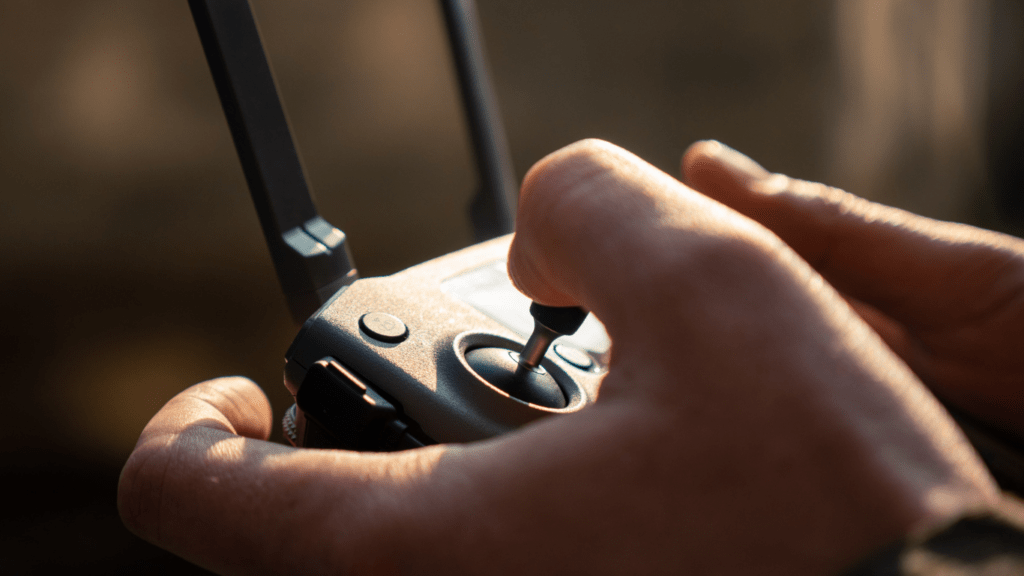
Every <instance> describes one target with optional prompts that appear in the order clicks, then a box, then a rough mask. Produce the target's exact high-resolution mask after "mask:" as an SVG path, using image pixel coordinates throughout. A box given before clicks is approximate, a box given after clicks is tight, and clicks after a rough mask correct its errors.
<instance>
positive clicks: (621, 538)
mask: <svg viewBox="0 0 1024 576" xmlns="http://www.w3.org/2000/svg"><path fill="white" fill-rule="evenodd" d="M517 230H518V232H517V235H516V238H515V240H514V242H513V245H512V250H511V253H510V262H509V263H510V270H511V272H512V274H513V276H514V279H515V281H516V283H517V284H518V285H519V286H520V287H521V288H522V289H523V290H524V291H525V292H526V293H527V294H529V295H530V296H532V297H533V298H535V299H537V300H540V301H541V302H542V303H545V304H551V305H575V304H580V305H583V306H585V307H587V308H588V309H590V310H592V311H593V312H594V313H595V314H596V315H597V316H598V317H599V318H601V319H602V320H603V321H604V323H605V325H606V326H607V328H608V330H609V333H610V335H611V337H612V342H613V352H612V359H611V367H610V370H609V372H608V374H607V376H606V378H605V380H604V383H603V386H602V389H601V397H600V399H599V400H598V401H597V402H596V403H595V404H594V405H593V406H590V407H588V408H587V409H585V410H582V411H580V412H577V413H574V414H571V415H566V416H560V417H557V418H548V419H544V420H541V421H538V422H536V423H535V424H533V425H530V426H527V427H525V428H523V429H521V430H518V431H516V432H515V433H511V434H507V435H505V436H502V437H499V438H495V439H492V440H489V441H486V442H477V443H472V444H466V445H447V446H432V447H428V448H424V449H420V450H412V451H407V452H401V453H396V454H358V453H350V452H344V451H337V450H301V449H293V448H288V447H284V446H280V445H275V444H270V443H267V442H265V441H263V439H264V438H266V436H267V433H268V431H269V428H270V426H271V423H270V409H269V406H268V405H267V402H266V399H265V397H264V396H263V395H262V393H261V392H260V391H259V389H258V388H257V387H256V386H255V385H253V384H252V383H250V382H248V381H246V380H243V379H222V380H215V381H212V382H207V383H203V384H199V385H196V386H194V387H192V388H190V389H189V390H186V391H185V392H183V393H182V394H180V395H178V396H177V397H175V398H174V399H172V400H171V401H170V402H169V403H168V404H167V405H166V406H165V407H164V408H163V409H162V410H161V411H160V412H159V413H158V414H157V415H156V416H155V417H154V418H153V420H152V421H151V422H150V424H149V425H148V426H147V427H146V429H145V430H144V431H143V433H142V437H141V438H140V440H139V443H138V445H137V447H136V449H135V452H134V453H133V454H132V456H131V458H130V459H129V461H128V463H127V464H126V466H125V469H124V472H123V473H122V477H121V483H120V486H119V507H120V510H121V514H122V517H123V518H124V520H125V522H126V524H127V525H128V526H129V527H130V528H131V529H132V530H134V531H135V532H136V533H138V534H139V535H141V536H142V537H144V538H146V539H148V540H150V541H153V542H155V543H156V544H158V545H160V546H163V547H166V548H168V549H169V550H171V551H173V552H176V553H178V554H180V555H182V556H184V557H185V558H188V559H190V560H192V561H194V562H196V563H198V564H200V565H203V566H207V567H209V568H212V569H214V570H217V571H221V572H224V573H239V574H249V573H253V572H279V573H288V574H300V573H317V574H321V573H346V574H348V573H357V574H361V573H367V574H369V573H388V574H390V573H399V572H400V573H426V574H442V573H443V574H458V573H465V574H484V573H494V574H526V573H529V574H545V573H551V574H566V573H579V574H623V573H645V574H646V573H699V574H752V573H757V574H787V575H793V574H825V573H834V572H837V571H838V570H840V569H841V568H843V567H844V566H846V565H848V564H849V563H851V562H853V561H855V560H857V559H859V558H860V557H861V556H863V555H865V554H867V553H869V552H871V551H872V550H873V549H874V548H876V547H878V546H881V545H882V544H885V543H886V542H888V541H890V540H892V539H895V538H898V537H900V536H902V535H903V534H905V533H907V532H908V531H910V530H913V529H915V528H918V527H922V526H925V525H928V524H931V523H934V522H938V521H941V520H944V519H945V518H947V517H949V516H952V515H956V514H959V513H961V512H962V511H964V510H966V509H968V508H971V507H975V506H983V505H986V504H987V503H991V502H992V501H994V500H995V499H996V498H998V495H997V494H998V493H997V491H996V489H995V488H994V486H993V484H992V481H991V479H990V478H989V477H988V476H987V474H986V473H985V471H984V469H983V468H982V466H981V465H980V463H979V462H978V461H977V459H976V457H975V456H974V454H973V452H972V451H971V449H970V448H969V447H968V446H967V445H966V443H965V442H964V440H963V439H962V437H961V436H960V435H959V434H958V432H957V430H956V428H955V426H954V425H953V424H952V423H951V421H950V420H949V418H948V417H947V416H946V415H945V413H944V411H942V409H941V408H940V407H939V406H938V405H937V403H936V402H935V400H934V398H932V397H931V395H930V394H928V393H927V392H926V391H925V389H924V388H923V386H922V385H921V384H920V382H919V381H918V380H917V379H916V378H915V377H914V375H913V373H911V372H910V370H908V369H907V368H906V366H905V365H904V364H903V363H902V362H900V361H899V360H898V359H897V358H896V357H895V356H894V355H893V354H892V353H891V352H890V351H889V350H888V348H886V346H885V345H884V344H883V342H882V341H881V340H880V339H879V338H878V336H877V335H876V334H875V333H874V332H873V331H872V330H871V329H870V328H868V326H867V325H866V324H864V322H862V321H861V320H860V318H859V317H858V316H857V315H856V314H854V313H853V312H852V311H851V310H850V309H849V308H848V307H847V305H846V303H845V302H844V301H843V300H842V298H841V297H840V296H839V295H838V294H836V292H835V291H834V290H833V289H832V288H831V286H829V284H827V283H825V282H824V281H822V280H821V278H820V277H819V276H818V275H817V274H816V273H814V272H813V271H812V270H811V269H810V267H808V266H807V264H806V263H804V261H803V260H801V259H800V258H799V257H797V256H796V255H795V254H794V253H793V252H792V251H791V250H790V248H789V247H787V246H786V245H785V244H784V243H783V242H781V241H780V240H779V239H778V238H777V237H776V236H774V235H773V234H771V233H770V232H769V231H768V230H767V229H765V228H763V227H762V226H760V225H758V224H757V223H755V222H753V221H752V220H750V219H748V218H746V217H744V216H742V215H740V214H739V213H737V212H735V211H733V210H731V209H728V208H726V207H725V206H723V205H721V204H718V203H717V202H714V201H712V200H710V199H708V198H706V197H705V196H702V195H701V194H698V193H696V192H694V191H693V190H691V189H689V188H687V187H685V186H683V185H682V184H680V183H679V182H678V181H677V180H675V179H673V178H671V177H669V176H667V175H665V174H663V173H661V172H659V171H657V170H656V169H654V168H653V167H651V166H650V165H648V164H645V163H644V162H642V161H641V160H639V159H638V158H636V157H635V156H632V155H630V154H629V153H627V152H625V151H623V150H621V149H619V148H615V147H614V146H611V145H609V144H606V143H602V142H594V141H587V142H582V143H579V144H576V145H573V146H570V147H568V148H566V149H563V150H561V151H559V152H556V153H555V154H552V155H551V156H549V157H547V158H545V159H544V160H542V161H541V162H539V163H538V164H537V165H536V166H535V167H534V168H533V169H532V170H531V171H530V173H529V174H528V175H527V178H526V180H525V182H524V185H523V192H522V199H521V204H520V212H519V219H518V223H517Z"/></svg>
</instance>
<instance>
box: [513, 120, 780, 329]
mask: <svg viewBox="0 0 1024 576" xmlns="http://www.w3.org/2000/svg"><path fill="white" fill-rule="evenodd" d="M780 247H783V246H782V243H781V242H778V240H777V239H776V238H775V237H774V236H772V235H771V234H770V233H768V231H767V230H765V229H764V228H762V227H761V226H758V225H757V224H756V223H754V222H753V221H751V220H749V219H747V218H745V217H743V216H742V215H740V214H738V213H736V212H735V211H733V210H730V209H728V208H727V207H725V206H723V205H721V204H719V203H718V202H714V201H711V200H709V199H708V198H707V197H705V196H703V195H701V194H698V193H695V192H694V191H693V190H691V189H689V188H688V187H686V186H684V185H683V184H682V183H680V182H679V181H678V180H676V179H674V178H672V177H670V176H668V175H667V174H665V173H663V172H661V171H660V170H657V169H656V168H654V167H653V166H651V165H649V164H647V163H646V162H644V161H642V160H641V159H639V158H637V157H636V156H634V155H632V154H630V153H629V152H626V151H625V150H622V149H621V148H618V147H616V146H613V145H611V144H608V143H606V142H601V141H598V140H586V141H582V142H579V143H576V144H573V145H571V146H568V147H566V148H563V149H562V150H559V151H557V152H555V153H553V154H551V155H549V156H548V157H546V158H544V159H542V160H541V161H540V162H538V163H537V164H536V165H535V166H534V167H533V168H532V169H531V170H530V171H529V173H528V174H527V175H526V178H525V179H524V182H523V186H522V192H521V195H520V202H519V212H518V215H517V220H516V236H515V238H514V240H513V242H512V246H511V249H510V252H509V274H510V276H511V277H512V279H513V281H514V282H515V283H516V285H517V286H518V287H519V288H520V289H521V290H523V291H524V292H525V293H526V294H527V295H529V296H531V297H532V298H534V299H535V300H538V301H540V302H541V303H543V304H549V305H555V306H566V305H582V306H584V307H585V308H587V309H589V310H591V311H593V312H594V313H595V314H596V315H597V316H598V317H599V318H601V320H602V321H603V322H604V323H605V325H606V327H608V329H609V332H610V333H611V334H612V336H613V338H614V337H615V334H616V331H617V330H619V329H624V330H625V329H631V328H635V329H636V330H639V331H641V332H643V331H648V332H657V326H655V325H654V324H652V322H662V321H667V320H666V314H665V309H663V308H662V309H659V308H658V306H659V305H663V304H667V303H668V302H670V301H671V302H675V303H678V304H680V305H682V306H688V305H689V304H687V302H696V300H697V298H693V299H690V300H687V298H686V296H687V294H690V295H693V296H696V293H700V294H701V298H700V300H701V301H702V304H703V305H704V306H705V311H707V312H708V313H709V314H711V313H714V312H712V310H711V309H710V308H706V307H707V306H708V305H709V304H710V300H708V298H705V296H708V297H710V298H711V300H714V299H715V298H717V297H721V298H720V299H721V301H722V302H724V301H726V300H728V299H729V298H728V297H729V296H730V295H732V296H736V295H735V294H731V293H730V290H731V289H733V288H735V289H737V290H739V289H744V290H745V289H746V288H747V287H748V284H747V281H749V280H751V279H752V278H753V277H751V276H749V274H750V273H751V272H752V271H755V270H756V269H758V268H759V267H762V268H763V264H764V262H768V261H772V262H777V261H778V260H780V259H774V258H767V257H765V253H766V252H772V251H777V250H779V248H780ZM786 251H788V249H786ZM781 260H785V258H781ZM748 264H749V265H748ZM762 271H763V270H762ZM739 275H741V276H743V277H742V278H737V277H736V276H739ZM715 286H717V288H716V287H715ZM719 289H720V290H721V291H718V290H719ZM694 306H695V305H694ZM675 312H682V311H679V310H676V311H675ZM695 312H699V311H695ZM677 323H678V322H677ZM676 328H678V326H676Z"/></svg>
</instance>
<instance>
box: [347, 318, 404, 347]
mask: <svg viewBox="0 0 1024 576" xmlns="http://www.w3.org/2000/svg"><path fill="white" fill-rule="evenodd" d="M359 327H360V328H361V329H362V330H363V332H366V335H367V336H369V337H371V338H376V339H377V340H380V341H381V342H388V343H391V344H397V343H399V342H401V341H403V340H405V339H406V338H408V337H409V329H408V328H406V326H405V324H404V323H403V322H402V321H401V320H399V319H398V318H395V317H394V316H392V315H391V314H387V313H384V312H370V313H368V314H363V316H362V318H360V319H359Z"/></svg>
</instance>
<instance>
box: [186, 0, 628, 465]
mask: <svg viewBox="0 0 1024 576" xmlns="http://www.w3.org/2000/svg"><path fill="white" fill-rule="evenodd" d="M189 5H190V7H191V9H192V14H193V17H194V19H195V22H196V27H197V29H198V31H199V35H200V39H201V40H202V43H203V49H204V52H205V53H206V57H207V61H208V63H209V65H210V70H211V72H212V74H213V78H214V83H215V84H216V86H217V91H218V94H219V96H220V99H221V103H222V105H223V108H224V112H225V115H226V116H227V118H228V124H229V126H230V128H231V133H232V137H233V139H234V142H235V147H236V149H237V150H238V154H239V158H240V160H241V163H242V167H243V170H244V172H245V175H246V180H247V182H248V184H249V189H250V191H251V193H252V196H253V200H254V202H255V204H256V209H257V213H258V215H259V217H260V222H261V224H262V226H263V231H264V236H265V238H266V240H267V243H268V246H269V248H270V252H271V256H272V257H273V260H274V265H275V268H276V270H277V274H278V278H279V280H280V282H281V285H282V288H283V289H284V292H285V294H286V296H287V297H288V302H289V306H290V308H291V310H292V314H293V316H295V318H296V319H297V320H299V321H302V320H303V319H306V318H307V317H308V319H306V320H305V322H304V324H303V326H302V329H301V330H300V332H299V334H298V336H297V337H296V338H295V341H294V342H293V343H292V345H291V347H290V348H289V349H288V351H287V353H286V357H285V360H286V363H285V385H286V386H287V387H288V390H289V391H290V392H291V393H292V395H293V396H294V397H295V402H296V403H295V405H293V406H292V407H291V408H290V409H289V410H288V411H287V413H286V414H285V418H284V430H285V435H286V436H287V437H288V439H289V440H290V441H291V442H292V443H293V444H295V445H297V446H306V447H322V448H346V449H353V450H368V451H387V450H401V449H406V448H414V447H418V446H423V445H426V444H431V443H435V442H468V441H473V440H480V439H484V438H488V437H491V436H495V435H498V434H502V433H504V432H508V431H510V430H513V429H515V428H517V427H519V426H522V425H524V424H526V423H528V422H530V421H533V420H536V419H538V418H542V417H545V416H550V415H555V414H564V413H569V412H574V411H577V410H579V409H581V408H583V407H584V406H586V405H587V404H589V403H590V402H592V401H593V400H594V399H595V398H596V396H597V388H598V385H599V382H600V379H601V376H602V374H603V372H604V371H605V369H606V363H607V356H608V350H609V347H610V342H609V340H608V337H607V335H606V334H605V332H604V329H603V327H602V326H601V325H600V324H599V323H598V322H597V321H596V320H595V319H593V318H587V319H586V320H584V319H585V318H586V313H585V312H584V311H582V310H579V309H558V308H549V307H544V306H540V305H536V304H534V305H532V306H531V303H530V301H529V300H528V299H527V298H526V297H525V296H523V295H522V294H520V293H519V292H518V291H516V289H515V288H514V287H513V286H512V283H511V282H510V280H509V278H508V275H507V272H506V270H505V259H506V255H507V253H508V244H509V241H510V236H508V235H507V234H508V233H509V232H511V230H512V221H513V212H514V205H515V201H514V198H515V196H516V185H515V179H514V177H513V176H512V169H511V162H510V160H509V154H508V150H507V145H506V144H505V141H504V136H503V131H502V129H501V122H500V119H499V116H498V113H497V107H496V105H495V100H494V96H493V91H492V90H491V87H490V82H489V80H488V75H487V70H486V67H485V65H484V58H483V55H482V49H481V43H480V39H479V37H478V32H477V25H476V18H475V12H474V10H473V4H472V2H471V1H469V0H442V2H441V6H442V9H443V11H444V15H445V21H446V25H447V29H448V34H449V40H450V42H451V46H452V52H453V55H454V58H455V62H456V68H457V70H458V74H459V81H460V88H461V93H462V97H463V100H464V104H465V109H466V111H467V117H468V124H469V129H470V135H471V137H472V139H473V144H474V152H475V155H476V160H477V167H478V172H479V175H480V180H481V183H482V186H481V191H480V194H479V195H478V196H477V197H476V198H475V199H474V201H473V203H472V205H471V207H470V213H471V215H472V219H473V223H474V229H475V232H476V234H477V236H478V240H484V239H486V238H491V239H490V240H487V241H482V242H481V243H480V244H477V245H474V246H471V247H469V248H466V249H464V250H461V251H458V252H454V253H452V254H448V255H446V256H442V257H440V258H436V259H434V260H430V261H428V262H425V263H423V264H419V265H417V266H414V267H412V268H409V269H407V270H405V271H402V272H399V273H397V274H394V275H392V276H388V277H383V278H366V279H358V275H357V274H356V271H355V267H354V266H353V265H352V258H351V255H350V254H349V252H348V248H347V245H346V237H345V234H344V233H343V232H341V231H340V230H338V229H337V228H335V227H333V226H332V225H330V224H329V223H328V222H327V221H326V220H324V219H323V218H321V217H320V216H319V214H318V213H317V211H316V208H315V207H314V205H313V201H312V198H311V195H310V193H309V190H308V188H307V186H306V181H305V177H304V175H303V170H302V166H301V164H300V162H299V159H298V155H297V153H296V151H295V146H294V143H293V141H292V137H291V131H290V129H289V127H288V123H287V120H286V118H285V115H284V110H283V108H282V106H281V103H280V100H279V98H278V95H277V89H276V86H275V84H274V79H273V76H272V74H271V72H270V67H269V65H268V64H267V60H266V56H265V54H264V52H263V47H262V42H261V41H260V37H259V33H258V30H257V27H256V23H255V20H254V18H253V16H252V12H251V8H250V7H249V4H248V1H247V0H189ZM502 234H505V235H504V236H501V235H502ZM311 314H312V315H311ZM310 315H311V316H310ZM559 336H564V337H562V338H559V339H558V341H557V342H555V343H554V346H551V344H552V342H553V341H554V340H555V338H558V337H559ZM527 341H528V342H527Z"/></svg>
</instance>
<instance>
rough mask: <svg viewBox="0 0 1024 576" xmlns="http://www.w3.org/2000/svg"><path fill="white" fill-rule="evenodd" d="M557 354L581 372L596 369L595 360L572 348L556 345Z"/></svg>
mask: <svg viewBox="0 0 1024 576" xmlns="http://www.w3.org/2000/svg"><path fill="white" fill-rule="evenodd" d="M555 354H558V355H559V356H560V357H561V358H562V360H565V361H566V362H568V363H569V364H572V365H573V366H575V367H577V368H579V369H580V370H590V369H591V368H593V367H594V359H593V358H591V357H590V355H589V354H587V353H586V352H584V351H582V350H579V349H577V348H573V347H572V346H566V345H565V344H555Z"/></svg>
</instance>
